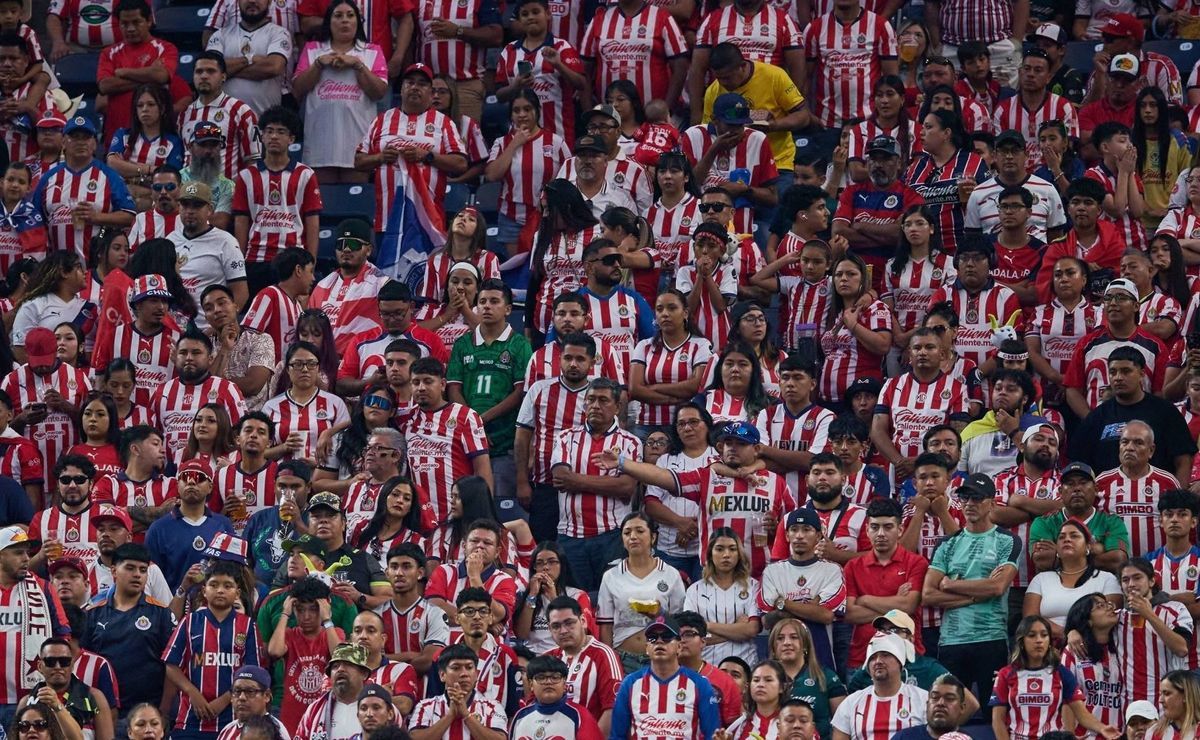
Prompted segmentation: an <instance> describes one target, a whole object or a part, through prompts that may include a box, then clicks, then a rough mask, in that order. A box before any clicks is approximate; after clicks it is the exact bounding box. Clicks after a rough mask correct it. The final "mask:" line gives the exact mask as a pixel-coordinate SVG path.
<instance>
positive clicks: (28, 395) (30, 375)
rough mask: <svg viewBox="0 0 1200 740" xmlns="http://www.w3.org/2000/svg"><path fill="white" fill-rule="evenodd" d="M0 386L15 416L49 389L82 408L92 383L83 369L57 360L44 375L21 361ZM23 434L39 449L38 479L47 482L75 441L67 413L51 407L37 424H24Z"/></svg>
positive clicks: (77, 437) (72, 425) (76, 437)
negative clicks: (9, 397) (10, 403)
mask: <svg viewBox="0 0 1200 740" xmlns="http://www.w3.org/2000/svg"><path fill="white" fill-rule="evenodd" d="M0 389H2V390H3V391H4V392H5V393H7V394H8V395H9V396H11V397H12V400H13V410H12V412H13V415H14V416H15V415H17V414H20V413H21V412H22V411H23V410H24V409H25V408H27V407H28V406H29V404H31V403H35V402H41V401H42V399H43V398H44V397H45V394H46V391H49V390H53V391H58V393H59V395H61V396H62V397H63V398H64V399H65V400H66V401H67V402H68V403H70V404H71V405H72V406H75V407H76V408H80V409H82V408H83V402H84V399H85V398H87V395H88V393H89V392H90V391H91V390H92V384H91V381H89V380H88V377H87V373H85V372H84V371H83V370H80V369H79V368H77V367H72V366H71V365H68V364H66V363H61V362H60V363H59V365H58V367H57V368H55V369H54V370H53V371H51V372H50V373H49V374H47V375H38V374H37V373H35V372H33V370H32V369H31V368H30V367H29V366H28V365H21V366H20V367H18V368H16V369H15V370H13V371H12V372H10V373H9V374H8V375H5V376H4V380H2V381H0ZM25 438H26V439H30V440H32V441H33V443H34V444H35V445H37V448H38V451H39V452H41V453H42V480H44V481H47V482H49V481H51V472H52V471H53V469H54V465H55V463H57V462H58V458H60V457H62V456H63V454H64V453H65V452H66V451H67V450H69V449H71V447H72V446H73V445H74V444H75V443H76V442H78V441H79V434H78V432H77V431H76V429H75V423H74V422H73V421H72V420H71V417H70V416H68V415H67V414H64V413H63V412H61V411H54V410H51V411H50V413H49V414H48V415H47V416H46V420H45V421H43V422H42V423H41V424H31V425H30V426H28V427H26V429H25ZM49 487H50V488H53V486H52V485H50V486H49Z"/></svg>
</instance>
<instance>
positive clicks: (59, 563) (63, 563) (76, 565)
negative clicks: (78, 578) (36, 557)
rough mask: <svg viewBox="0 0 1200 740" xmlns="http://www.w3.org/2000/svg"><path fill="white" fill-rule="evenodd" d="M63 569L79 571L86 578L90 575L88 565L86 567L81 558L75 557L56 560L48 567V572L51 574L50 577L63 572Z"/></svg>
mask: <svg viewBox="0 0 1200 740" xmlns="http://www.w3.org/2000/svg"><path fill="white" fill-rule="evenodd" d="M63 568H73V569H75V570H77V571H79V572H80V573H82V574H83V577H84V578H87V575H88V568H87V565H85V564H84V562H83V561H82V560H80V559H79V558H75V557H69V558H59V559H58V560H55V561H54V562H52V563H50V564H49V565H47V566H46V570H47V571H49V572H50V575H54V574H55V573H57V572H58V571H60V570H62V569H63Z"/></svg>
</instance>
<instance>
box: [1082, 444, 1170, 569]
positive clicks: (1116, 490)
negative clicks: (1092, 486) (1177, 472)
mask: <svg viewBox="0 0 1200 740" xmlns="http://www.w3.org/2000/svg"><path fill="white" fill-rule="evenodd" d="M1149 468H1150V469H1149V470H1148V471H1147V472H1146V474H1145V475H1139V476H1138V477H1136V478H1130V477H1129V476H1128V475H1127V474H1126V473H1125V469H1124V468H1113V469H1112V470H1109V471H1106V472H1104V473H1101V474H1100V475H1099V476H1098V477H1097V478H1096V508H1097V509H1099V510H1100V511H1103V512H1105V513H1107V514H1114V515H1116V516H1119V517H1121V519H1122V520H1123V521H1124V522H1125V527H1126V528H1127V529H1128V530H1129V557H1131V558H1142V557H1145V556H1146V555H1148V554H1149V553H1151V552H1153V551H1155V550H1157V549H1158V548H1160V547H1162V546H1163V545H1165V544H1166V535H1165V534H1163V531H1162V528H1161V527H1160V526H1159V516H1158V498H1159V496H1161V495H1162V494H1163V493H1164V492H1166V491H1171V490H1174V489H1177V488H1179V481H1178V480H1176V478H1175V476H1173V475H1171V474H1170V473H1168V472H1167V471H1165V470H1163V469H1161V468H1156V467H1154V466H1153V465H1150V466H1149Z"/></svg>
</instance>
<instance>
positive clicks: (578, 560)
mask: <svg viewBox="0 0 1200 740" xmlns="http://www.w3.org/2000/svg"><path fill="white" fill-rule="evenodd" d="M558 544H560V545H562V549H563V554H564V555H566V556H567V563H569V564H570V566H571V574H572V575H574V576H575V585H576V586H578V587H579V588H581V589H583V590H584V591H587V592H589V593H591V592H594V591H597V590H599V589H600V579H601V578H603V577H604V571H606V570H608V566H609V564H610V563H611V562H612V561H613V559H614V558H616V557H619V556H620V549H621V532H620V530H617V529H614V530H612V531H611V532H605V533H603V534H599V535H596V536H595V537H565V536H563V535H561V534H560V535H559V536H558Z"/></svg>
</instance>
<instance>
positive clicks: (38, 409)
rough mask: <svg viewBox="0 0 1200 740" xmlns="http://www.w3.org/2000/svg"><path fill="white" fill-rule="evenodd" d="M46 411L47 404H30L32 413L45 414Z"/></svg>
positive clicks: (36, 402)
mask: <svg viewBox="0 0 1200 740" xmlns="http://www.w3.org/2000/svg"><path fill="white" fill-rule="evenodd" d="M46 409H47V407H46V404H44V403H42V402H41V401H34V402H33V403H31V404H29V411H30V413H34V414H44V413H46Z"/></svg>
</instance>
